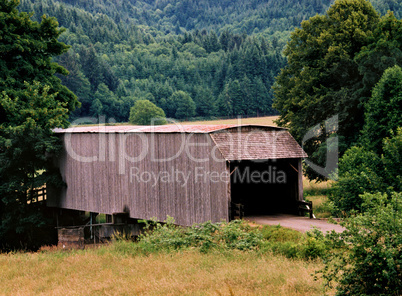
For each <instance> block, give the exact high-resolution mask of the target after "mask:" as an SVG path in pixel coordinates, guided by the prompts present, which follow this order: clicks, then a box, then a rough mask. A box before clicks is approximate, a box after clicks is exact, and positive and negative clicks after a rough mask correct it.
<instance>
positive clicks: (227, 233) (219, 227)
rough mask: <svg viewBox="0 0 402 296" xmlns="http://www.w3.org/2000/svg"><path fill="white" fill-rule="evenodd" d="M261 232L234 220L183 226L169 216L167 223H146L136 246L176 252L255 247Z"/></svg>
mask: <svg viewBox="0 0 402 296" xmlns="http://www.w3.org/2000/svg"><path fill="white" fill-rule="evenodd" d="M261 240H262V235H261V233H260V231H258V229H255V228H252V227H250V226H249V225H247V223H245V222H243V221H240V220H235V221H232V222H229V223H211V222H205V223H202V224H197V225H194V226H192V227H181V226H176V225H175V224H174V220H173V219H171V218H169V219H168V220H167V221H166V223H147V226H146V231H145V232H144V233H143V234H141V235H140V236H139V238H138V243H137V249H138V250H139V251H142V252H146V253H148V252H150V253H152V252H158V251H167V252H169V251H174V250H181V249H189V248H196V249H199V250H200V251H201V252H207V251H209V250H211V249H215V250H233V249H237V250H255V249H257V248H258V247H259V245H260V243H261Z"/></svg>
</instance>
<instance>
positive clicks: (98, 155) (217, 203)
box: [48, 133, 230, 225]
mask: <svg viewBox="0 0 402 296" xmlns="http://www.w3.org/2000/svg"><path fill="white" fill-rule="evenodd" d="M61 137H62V139H63V141H64V145H65V150H64V154H63V155H62V156H61V157H60V158H59V164H58V165H59V167H60V171H61V174H62V177H63V180H64V181H65V182H66V184H67V187H66V188H64V189H63V190H62V192H59V193H57V194H49V198H48V205H49V206H54V207H60V208H67V209H74V210H80V211H90V212H97V213H105V214H113V213H118V212H123V211H127V210H128V211H129V215H130V217H131V218H136V219H152V218H156V220H158V221H164V220H166V218H167V216H171V217H173V218H174V219H175V221H176V223H177V224H180V225H193V224H194V223H201V222H205V221H209V220H211V221H212V222H219V221H222V220H227V219H228V200H229V198H230V197H229V193H228V190H227V188H228V184H229V182H230V179H229V178H225V175H226V176H227V174H228V171H227V170H228V169H227V166H226V161H225V160H224V159H223V157H222V155H221V154H220V152H219V151H218V149H215V148H216V147H215V144H214V142H213V141H212V139H211V137H210V134H207V133H204V134H202V133H200V134H189V133H73V134H62V135H61ZM154 176H159V178H160V179H159V180H158V181H157V182H156V181H155V179H154V178H153V177H154ZM162 178H163V180H162ZM187 178H188V179H187Z"/></svg>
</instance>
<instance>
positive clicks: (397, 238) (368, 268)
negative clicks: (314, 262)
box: [321, 192, 402, 296]
mask: <svg viewBox="0 0 402 296" xmlns="http://www.w3.org/2000/svg"><path fill="white" fill-rule="evenodd" d="M362 200H363V201H364V202H363V205H362V206H363V207H364V212H363V213H362V214H359V215H357V216H355V217H352V218H349V219H347V220H346V222H345V223H344V226H345V227H346V231H344V232H343V233H341V234H339V233H332V234H331V235H329V236H327V242H326V245H327V246H328V247H330V248H331V249H332V251H331V252H328V256H327V258H326V259H325V261H324V262H325V268H324V269H323V270H321V272H322V274H323V276H324V279H325V280H327V282H328V284H330V285H331V284H333V283H336V290H337V293H336V295H395V296H396V295H401V293H402V268H401V267H402V256H401V245H402V193H396V192H394V193H392V194H391V195H389V196H387V194H381V193H376V194H369V193H366V194H364V195H363V196H362Z"/></svg>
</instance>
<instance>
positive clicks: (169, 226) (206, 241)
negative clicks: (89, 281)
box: [113, 218, 326, 260]
mask: <svg viewBox="0 0 402 296" xmlns="http://www.w3.org/2000/svg"><path fill="white" fill-rule="evenodd" d="M146 223H147V226H146V231H145V232H144V233H143V234H141V235H140V236H139V237H138V241H137V242H136V243H133V242H132V241H130V240H127V239H126V238H125V236H124V234H116V236H115V239H114V243H113V247H114V248H116V249H117V250H118V251H119V252H122V253H124V254H131V255H134V254H137V253H142V254H153V253H158V252H173V251H183V250H198V251H199V252H201V253H208V252H220V253H224V254H227V252H231V251H235V250H238V251H246V252H249V251H251V252H257V253H267V252H268V253H271V252H272V253H274V254H278V255H283V256H285V257H287V258H298V259H306V260H307V259H316V258H319V257H322V256H323V255H324V252H325V250H326V249H325V245H324V244H323V243H322V239H323V234H322V233H321V232H320V231H317V230H314V231H310V232H307V233H306V234H302V233H299V232H297V231H295V230H291V229H287V228H283V227H281V226H279V225H278V226H264V227H262V226H252V225H249V224H248V223H247V222H246V221H242V220H234V221H231V222H229V223H211V222H205V223H202V224H199V225H194V226H192V227H187V228H185V227H180V226H176V225H175V224H174V220H172V219H171V218H170V219H168V220H167V221H166V222H165V223H156V222H146Z"/></svg>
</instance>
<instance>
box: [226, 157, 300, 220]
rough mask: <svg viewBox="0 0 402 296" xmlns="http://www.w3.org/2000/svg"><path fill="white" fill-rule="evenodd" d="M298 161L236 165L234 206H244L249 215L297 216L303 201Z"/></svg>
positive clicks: (232, 194)
mask: <svg viewBox="0 0 402 296" xmlns="http://www.w3.org/2000/svg"><path fill="white" fill-rule="evenodd" d="M298 161H299V160H298V159H276V160H263V161H248V160H247V161H244V160H243V161H232V162H231V163H230V171H231V179H230V185H231V198H232V205H233V204H237V205H238V204H241V205H242V206H243V207H244V214H245V215H266V214H276V213H288V214H296V213H297V200H298V199H299V191H298V185H299V182H298V181H299V180H298V175H299V174H298V166H299V165H298ZM233 206H234V205H233ZM233 206H232V207H233Z"/></svg>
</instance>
